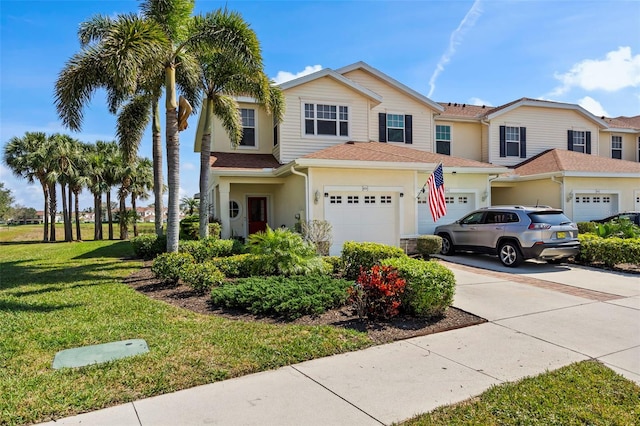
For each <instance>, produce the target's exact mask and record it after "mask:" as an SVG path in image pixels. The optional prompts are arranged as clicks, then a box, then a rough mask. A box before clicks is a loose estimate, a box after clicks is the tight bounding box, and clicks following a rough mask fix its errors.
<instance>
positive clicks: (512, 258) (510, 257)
mask: <svg viewBox="0 0 640 426" xmlns="http://www.w3.org/2000/svg"><path fill="white" fill-rule="evenodd" d="M442 245H443V247H444V241H443V244H442ZM498 257H499V258H500V262H502V264H503V265H504V266H508V267H514V266H518V265H520V264H521V263H522V261H523V259H522V254H521V253H520V249H519V248H518V245H517V244H516V243H514V242H512V241H507V242H504V243H502V244H501V245H500V250H498Z"/></svg>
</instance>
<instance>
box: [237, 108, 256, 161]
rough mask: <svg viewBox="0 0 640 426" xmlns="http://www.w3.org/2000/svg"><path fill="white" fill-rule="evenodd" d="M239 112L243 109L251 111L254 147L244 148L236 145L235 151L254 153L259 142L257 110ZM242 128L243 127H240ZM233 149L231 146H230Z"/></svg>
mask: <svg viewBox="0 0 640 426" xmlns="http://www.w3.org/2000/svg"><path fill="white" fill-rule="evenodd" d="M240 109H241V110H243V109H250V110H253V130H254V135H255V145H254V146H244V145H240V144H238V147H237V149H241V150H243V151H244V150H247V151H256V150H258V149H259V148H260V142H259V139H260V138H259V132H258V128H259V126H258V109H257V108H242V107H241V108H240ZM242 127H243V128H244V126H242ZM232 148H233V146H232Z"/></svg>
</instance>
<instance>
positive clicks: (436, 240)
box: [417, 235, 442, 259]
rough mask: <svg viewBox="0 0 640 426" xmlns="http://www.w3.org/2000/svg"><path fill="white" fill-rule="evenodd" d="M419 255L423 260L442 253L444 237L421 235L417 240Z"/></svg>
mask: <svg viewBox="0 0 640 426" xmlns="http://www.w3.org/2000/svg"><path fill="white" fill-rule="evenodd" d="M417 250H418V254H420V256H422V257H423V258H425V259H426V258H428V257H430V256H431V255H434V254H437V253H440V250H442V237H439V236H437V235H420V236H418V240H417Z"/></svg>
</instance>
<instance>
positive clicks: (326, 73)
mask: <svg viewBox="0 0 640 426" xmlns="http://www.w3.org/2000/svg"><path fill="white" fill-rule="evenodd" d="M325 77H327V78H331V79H333V80H335V81H337V82H338V83H340V84H343V85H345V86H346V87H349V88H350V89H352V90H354V91H356V92H358V93H360V94H361V95H363V96H365V97H367V98H369V99H371V100H372V101H374V102H377V103H381V102H382V96H380V95H378V94H377V93H375V92H374V91H372V90H369V89H367V88H366V87H364V86H361V85H359V84H358V83H356V82H355V81H352V80H349V79H348V78H346V77H344V76H343V75H342V74H340V73H337V72H335V71H334V70H332V69H330V68H324V69H321V70H320V71H316V72H314V73H311V74H307V75H305V76H302V77H298V78H296V79H293V80H289V81H285V82H284V83H280V84H278V87H280V88H281V89H282V90H287V89H291V88H293V87H297V86H300V85H303V84H306V83H309V82H311V81H315V80H319V79H321V78H325Z"/></svg>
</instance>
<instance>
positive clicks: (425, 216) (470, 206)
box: [418, 192, 476, 235]
mask: <svg viewBox="0 0 640 426" xmlns="http://www.w3.org/2000/svg"><path fill="white" fill-rule="evenodd" d="M445 202H446V203H447V214H446V215H444V216H442V217H441V218H440V219H438V221H437V222H434V221H433V217H431V210H429V202H428V200H427V196H426V195H421V196H420V197H419V198H418V233H419V234H420V235H430V234H433V231H434V229H435V228H436V225H442V224H446V223H451V222H455V221H456V220H458V219H460V218H461V217H462V216H464V215H466V214H467V213H470V212H472V211H473V210H475V208H476V202H475V194H474V193H472V192H470V193H459V194H449V195H447V196H446V197H445Z"/></svg>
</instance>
